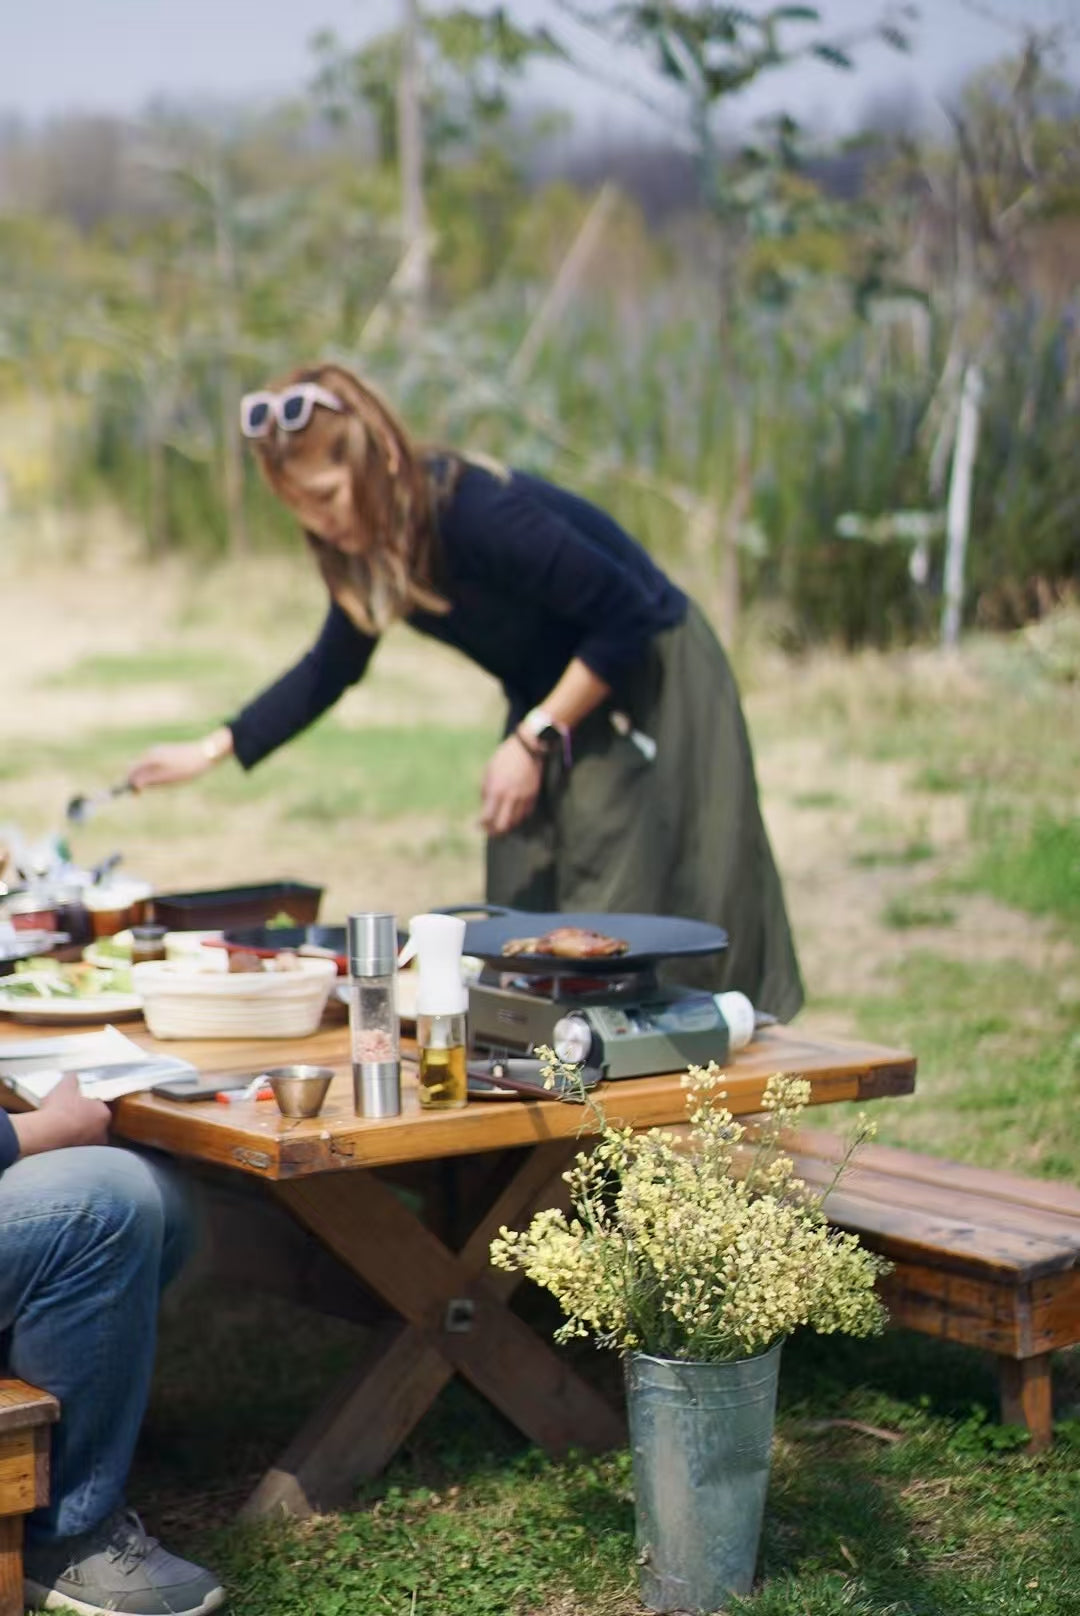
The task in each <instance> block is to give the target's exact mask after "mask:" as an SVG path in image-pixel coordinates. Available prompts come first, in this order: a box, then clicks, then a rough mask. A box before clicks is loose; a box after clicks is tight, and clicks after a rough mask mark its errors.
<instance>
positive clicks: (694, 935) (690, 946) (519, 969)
mask: <svg viewBox="0 0 1080 1616" xmlns="http://www.w3.org/2000/svg"><path fill="white" fill-rule="evenodd" d="M440 913H442V914H456V915H459V916H461V917H463V918H464V920H465V945H464V949H463V952H464V953H466V954H472V955H474V956H475V958H477V959H482V960H484V962H485V963H486V964H489V965H495V966H501V967H502V969H504V970H506V971H512V972H513V973H514V974H515V975H517V976H620V975H624V974H625V973H627V972H631V971H640V970H644V969H646V968H647V967H649V966H652V965H655V964H656V963H657V962H658V961H659V960H665V959H675V958H685V957H687V956H698V955H703V954H720V953H722V952H723V950H724V949H725V948H726V947H727V941H728V938H727V932H726V931H724V930H723V929H722V928H721V927H720V926H713V925H710V924H709V923H708V922H707V921H704V920H686V919H683V918H681V917H679V916H677V915H628V914H571V913H567V914H554V915H552V914H530V913H528V912H527V911H526V910H523V909H501V908H498V907H497V906H495V905H493V904H487V905H485V904H471V905H465V904H460V905H458V906H457V907H456V908H453V909H443V910H441V911H440ZM556 926H580V927H582V928H583V929H584V930H587V931H596V932H602V933H603V935H604V936H605V937H618V938H619V939H620V940H621V941H623V942H625V943H628V944H629V945H630V946H629V948H628V949H627V952H626V953H625V954H605V955H604V956H603V957H602V958H599V959H562V958H560V957H559V956H558V955H556V954H513V955H506V954H504V953H503V944H504V943H508V942H510V941H512V940H513V939H516V938H518V937H542V936H543V935H544V933H545V932H549V931H554V929H555V927H556Z"/></svg>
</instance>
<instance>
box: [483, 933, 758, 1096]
mask: <svg viewBox="0 0 1080 1616" xmlns="http://www.w3.org/2000/svg"><path fill="white" fill-rule="evenodd" d="M567 965H568V970H567V973H566V974H565V975H563V974H561V973H560V974H558V975H552V976H548V977H536V976H515V975H513V974H512V973H507V972H503V973H495V972H493V971H491V970H485V971H484V972H483V973H482V974H481V976H480V979H479V981H477V982H474V983H473V984H472V986H471V987H470V989H469V1032H470V1039H471V1042H472V1045H473V1050H474V1053H475V1054H477V1055H480V1056H484V1057H491V1056H494V1057H514V1056H516V1057H520V1056H529V1055H532V1054H533V1052H534V1051H535V1050H536V1049H538V1048H539V1047H540V1046H541V1045H547V1046H548V1047H549V1048H551V1049H554V1051H555V1053H556V1054H557V1055H558V1057H559V1059H560V1060H564V1061H568V1062H573V1063H574V1064H575V1065H577V1064H581V1065H585V1066H591V1067H597V1068H599V1069H600V1070H602V1071H603V1074H604V1076H605V1077H607V1078H620V1077H646V1076H648V1075H649V1074H650V1073H653V1072H677V1071H680V1070H682V1069H683V1068H684V1067H686V1066H690V1065H703V1066H704V1065H707V1064H708V1062H709V1061H711V1060H715V1061H720V1062H723V1061H725V1060H726V1059H727V1056H728V1048H729V1038H728V1027H727V1023H726V1021H725V1020H724V1018H723V1016H722V1014H721V1012H720V1009H719V1006H718V1005H717V1003H716V999H715V998H714V997H713V995H712V994H711V993H707V992H704V991H698V990H697V989H694V988H679V987H669V986H667V985H666V984H661V983H660V982H658V981H657V977H656V971H655V969H654V968H652V967H646V968H645V969H643V970H639V971H633V972H628V973H626V974H625V975H621V976H611V975H605V976H589V977H581V976H580V975H574V974H571V973H572V972H573V969H574V967H573V963H572V962H569V961H568V962H567Z"/></svg>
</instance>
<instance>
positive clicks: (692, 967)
mask: <svg viewBox="0 0 1080 1616" xmlns="http://www.w3.org/2000/svg"><path fill="white" fill-rule="evenodd" d="M613 711H617V712H619V713H624V714H626V715H627V716H628V717H629V719H630V721H631V724H632V726H633V729H635V730H636V731H638V732H639V733H640V734H641V735H643V736H645V737H648V738H649V739H651V740H652V741H653V742H655V756H654V757H653V758H651V759H650V758H649V757H648V756H646V755H645V752H646V751H647V750H648V748H647V747H646V748H645V749H643V748H642V747H641V746H640V745H639V744H637V743H636V742H635V741H634V739H633V738H632V736H630V735H627V734H624V733H620V732H619V730H618V729H616V727H615V725H614V724H613V722H612V713H613ZM622 727H623V728H625V726H622ZM487 897H488V902H489V903H499V904H506V905H509V906H512V907H514V908H519V909H529V910H547V911H561V912H571V911H580V912H589V911H600V912H616V911H620V910H621V911H624V912H627V913H635V914H657V915H685V916H689V917H691V918H693V919H696V920H707V921H711V922H713V923H714V924H716V925H719V926H723V927H724V929H725V930H726V932H727V933H728V939H729V943H728V948H727V950H726V952H725V953H723V954H718V955H716V956H714V957H713V958H711V959H701V960H695V961H690V960H686V961H680V960H673V961H671V962H670V964H669V965H667V966H665V967H664V970H663V975H665V976H666V977H667V978H668V979H669V980H670V981H674V982H680V983H683V984H685V985H686V986H695V987H707V988H709V989H710V990H711V991H713V992H718V991H721V990H727V989H730V988H737V989H739V990H740V991H741V992H743V993H745V994H746V995H747V996H748V998H749V999H750V1000H751V1001H752V1002H753V1004H754V1005H755V1007H756V1008H757V1009H759V1010H763V1011H768V1012H770V1013H771V1014H773V1015H775V1016H777V1017H778V1018H779V1019H780V1020H781V1021H787V1020H789V1019H790V1018H791V1017H792V1016H793V1015H794V1014H795V1013H796V1011H797V1010H798V1009H799V1007H800V1006H801V1004H802V1002H803V988H802V981H801V979H800V976H799V966H798V961H797V959H796V956H795V947H794V943H793V941H792V936H791V928H790V926H789V924H788V918H787V911H786V909H785V907H784V894H783V889H782V887H781V884H780V877H779V874H778V873H777V869H776V864H775V861H774V859H773V856H772V849H771V848H770V846H769V840H768V836H767V835H766V831H765V826H764V824H763V822H762V818H761V809H760V806H759V803H758V790H757V780H756V778H755V775H754V760H753V755H752V753H751V749H750V739H749V736H748V734H747V730H746V721H745V719H744V718H743V713H742V706H741V704H740V701H739V693H738V689H737V687H736V684H735V679H734V676H733V674H732V672H731V668H730V667H729V665H728V660H727V657H726V656H725V655H724V651H723V649H722V647H721V645H720V643H719V641H718V640H717V638H716V636H715V634H714V633H713V632H712V629H711V628H710V627H709V625H708V623H707V622H706V620H705V618H704V617H703V616H702V614H701V612H700V611H699V610H698V609H697V608H696V607H695V606H693V605H691V606H690V609H689V612H688V615H687V617H686V620H685V622H683V623H681V624H680V625H679V626H678V627H677V628H673V629H668V630H666V631H665V632H664V633H662V634H660V635H658V636H657V637H656V639H655V640H654V641H653V644H652V646H651V648H650V653H649V655H648V657H647V658H646V659H645V660H644V662H643V664H642V666H641V667H640V668H639V669H638V670H637V672H636V673H635V675H634V676H633V678H632V679H631V680H629V681H628V682H627V684H626V686H625V688H620V690H619V691H618V692H617V693H616V694H615V695H614V696H613V697H612V698H611V700H610V701H609V702H607V703H605V704H604V705H603V706H602V707H600V708H599V709H598V710H597V711H596V712H595V713H592V714H590V716H589V717H588V718H587V719H586V720H585V721H584V723H582V724H581V725H579V727H578V728H577V730H575V732H574V759H573V763H572V765H571V767H569V768H565V767H564V766H563V765H562V763H561V761H560V760H559V759H557V758H552V759H551V760H550V765H549V767H548V769H547V772H546V775H545V779H544V784H543V788H542V790H541V794H540V798H539V801H538V803H537V806H536V809H535V810H534V812H533V813H532V814H531V815H530V817H529V819H527V820H526V821H525V823H524V824H522V825H520V826H519V827H518V828H517V829H516V830H513V831H511V832H510V833H509V834H508V835H506V836H499V837H492V838H491V839H490V840H489V842H488V850H487Z"/></svg>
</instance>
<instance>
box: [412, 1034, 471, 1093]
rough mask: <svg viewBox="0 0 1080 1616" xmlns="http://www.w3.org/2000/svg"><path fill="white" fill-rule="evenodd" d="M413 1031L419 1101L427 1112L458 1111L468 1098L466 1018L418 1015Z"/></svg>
mask: <svg viewBox="0 0 1080 1616" xmlns="http://www.w3.org/2000/svg"><path fill="white" fill-rule="evenodd" d="M425 1024H426V1025H425ZM416 1034H417V1037H416V1041H417V1045H418V1047H419V1051H420V1104H421V1105H422V1106H423V1107H424V1109H425V1110H427V1111H453V1110H457V1109H458V1108H459V1107H460V1106H463V1105H464V1104H465V1102H466V1100H467V1099H468V1076H467V1073H466V1069H465V1017H464V1016H463V1015H453V1016H418V1017H417V1026H416Z"/></svg>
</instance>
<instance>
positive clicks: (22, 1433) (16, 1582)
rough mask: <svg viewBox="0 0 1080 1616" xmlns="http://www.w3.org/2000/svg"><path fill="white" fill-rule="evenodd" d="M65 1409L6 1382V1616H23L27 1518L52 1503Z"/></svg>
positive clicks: (1, 1599) (2, 1415)
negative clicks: (52, 1446) (53, 1458)
mask: <svg viewBox="0 0 1080 1616" xmlns="http://www.w3.org/2000/svg"><path fill="white" fill-rule="evenodd" d="M59 1417H60V1404H59V1403H58V1402H57V1400H56V1398H55V1397H51V1396H50V1395H49V1393H48V1392H42V1391H39V1390H38V1389H37V1387H36V1386H28V1385H27V1384H26V1382H25V1380H8V1379H4V1378H0V1616H23V1611H24V1610H25V1608H26V1604H25V1601H24V1599H23V1564H22V1545H23V1516H24V1515H28V1514H29V1513H30V1511H31V1510H32V1509H37V1508H38V1506H39V1505H40V1504H44V1503H47V1502H48V1498H49V1426H50V1425H52V1424H53V1422H54V1421H55V1420H57V1419H59Z"/></svg>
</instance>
